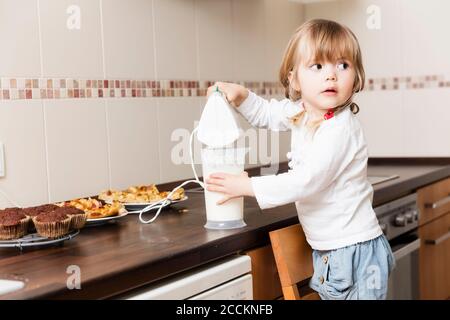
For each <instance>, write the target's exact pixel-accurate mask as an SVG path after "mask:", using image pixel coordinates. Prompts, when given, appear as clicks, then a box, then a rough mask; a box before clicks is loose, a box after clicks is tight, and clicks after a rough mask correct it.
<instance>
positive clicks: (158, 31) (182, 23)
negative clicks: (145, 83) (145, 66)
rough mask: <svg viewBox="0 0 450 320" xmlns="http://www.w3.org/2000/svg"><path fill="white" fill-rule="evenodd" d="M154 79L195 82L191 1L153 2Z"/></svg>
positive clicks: (192, 8) (159, 0) (195, 52)
mask: <svg viewBox="0 0 450 320" xmlns="http://www.w3.org/2000/svg"><path fill="white" fill-rule="evenodd" d="M153 3H154V10H153V19H154V26H155V31H154V34H155V40H154V41H155V49H156V77H157V78H158V79H182V80H184V79H198V68H197V63H198V62H197V42H196V28H195V10H194V0H153Z"/></svg>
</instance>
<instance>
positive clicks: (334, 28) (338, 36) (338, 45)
mask: <svg viewBox="0 0 450 320" xmlns="http://www.w3.org/2000/svg"><path fill="white" fill-rule="evenodd" d="M340 58H344V59H347V60H349V61H350V62H351V64H352V65H353V67H354V68H355V80H354V82H353V94H354V93H356V92H359V91H361V90H363V88H364V82H365V73H364V67H363V64H362V55H361V49H360V47H359V43H358V39H357V38H356V36H355V35H354V34H353V32H352V31H351V30H350V29H349V28H348V27H346V26H343V25H341V24H339V23H337V22H334V21H330V20H324V19H313V20H309V21H307V22H305V23H304V24H302V25H301V26H300V27H299V28H298V29H297V30H296V31H295V32H294V34H293V35H292V37H291V39H290V40H289V43H288V45H287V48H286V50H285V53H284V57H283V61H282V63H281V67H280V73H279V79H280V82H281V84H282V85H283V87H284V91H285V96H286V98H288V99H290V100H292V101H297V100H299V99H301V96H302V95H301V92H300V91H296V90H294V89H293V88H292V86H291V84H290V82H289V78H288V76H289V73H290V72H293V74H294V75H295V74H296V71H297V68H298V67H299V66H300V64H301V63H303V62H305V61H306V62H307V61H310V60H316V61H336V60H338V59H340ZM353 94H352V95H351V96H350V97H349V99H348V100H347V101H346V102H345V103H344V104H342V105H340V106H337V107H335V108H334V113H335V114H337V113H338V112H340V111H342V110H344V109H345V108H346V107H350V110H351V111H352V112H353V113H355V114H356V113H358V111H359V107H358V105H357V104H356V103H354V102H353V101H352V99H353ZM304 114H305V112H304V111H302V112H300V113H298V114H296V115H295V116H294V117H292V118H291V120H292V122H293V123H294V124H298V123H300V120H301V119H302V118H303V116H304ZM322 121H323V119H319V120H318V121H315V122H314V123H310V124H309V125H308V127H309V128H311V129H313V130H314V131H315V129H317V128H318V127H319V125H320V123H321V122H322Z"/></svg>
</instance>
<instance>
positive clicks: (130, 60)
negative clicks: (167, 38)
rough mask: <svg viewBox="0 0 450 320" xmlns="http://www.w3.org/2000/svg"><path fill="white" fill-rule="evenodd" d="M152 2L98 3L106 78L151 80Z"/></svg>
mask: <svg viewBox="0 0 450 320" xmlns="http://www.w3.org/2000/svg"><path fill="white" fill-rule="evenodd" d="M152 10H153V8H152V1H148V0H128V1H123V0H107V1H102V17H103V42H104V58H105V73H106V77H107V78H128V79H130V78H131V79H140V78H142V79H154V78H155V56H154V48H155V46H154V41H153V22H152V20H153V13H152Z"/></svg>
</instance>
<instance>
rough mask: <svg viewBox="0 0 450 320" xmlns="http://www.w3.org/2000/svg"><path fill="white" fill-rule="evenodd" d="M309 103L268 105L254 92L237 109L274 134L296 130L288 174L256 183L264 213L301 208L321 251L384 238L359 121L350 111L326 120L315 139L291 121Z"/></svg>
mask: <svg viewBox="0 0 450 320" xmlns="http://www.w3.org/2000/svg"><path fill="white" fill-rule="evenodd" d="M302 108H303V103H302V102H301V101H300V102H296V103H294V102H292V101H290V100H289V99H283V100H281V101H278V100H275V99H271V100H270V101H267V100H265V99H263V98H261V97H259V96H257V95H256V94H254V93H253V92H251V91H249V96H248V98H246V99H245V100H244V102H243V103H242V104H241V105H240V106H239V108H237V110H238V111H239V112H240V113H241V114H242V115H243V116H244V117H245V118H246V119H247V121H248V122H249V123H250V124H251V125H253V126H255V127H260V128H267V129H270V130H274V131H287V130H291V132H292V136H291V152H290V153H289V154H290V155H288V158H291V161H290V162H289V166H290V169H289V170H288V172H287V173H282V174H278V175H268V176H260V177H252V178H251V183H252V187H253V191H254V193H255V197H256V200H257V202H258V204H259V206H260V207H261V209H267V208H272V207H277V206H281V205H285V204H288V203H292V202H295V205H296V208H297V213H298V217H299V220H300V223H301V225H302V228H303V231H304V232H305V236H306V239H307V241H308V243H309V244H310V245H311V247H312V248H313V249H315V250H332V249H337V248H342V247H345V246H348V245H352V244H355V243H359V242H363V241H368V240H371V239H374V238H376V237H377V236H379V235H381V234H382V231H381V228H380V226H379V224H378V220H377V217H376V215H375V212H374V210H373V208H372V199H373V188H372V185H371V184H370V183H369V181H368V179H367V159H368V152H367V145H366V142H365V139H364V135H363V130H362V128H361V125H360V123H359V121H358V120H357V119H356V117H355V116H354V115H353V113H352V112H351V110H350V109H349V108H346V109H345V110H343V111H342V112H339V113H337V114H336V115H335V116H334V117H332V118H331V119H328V120H325V121H323V122H322V123H321V125H320V126H319V128H318V129H317V131H316V133H315V134H314V137H312V135H311V132H310V131H308V129H307V128H306V127H305V126H304V124H305V122H306V121H307V120H308V114H307V113H306V114H305V116H304V117H303V119H302V123H300V124H299V125H294V124H293V123H292V121H290V120H289V118H291V117H292V116H294V115H296V114H297V113H298V112H299V111H301V110H302Z"/></svg>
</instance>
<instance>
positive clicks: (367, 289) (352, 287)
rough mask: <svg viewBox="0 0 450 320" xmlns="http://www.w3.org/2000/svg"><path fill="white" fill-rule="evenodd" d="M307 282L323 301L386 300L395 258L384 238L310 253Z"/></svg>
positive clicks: (380, 237) (382, 236) (381, 236)
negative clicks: (311, 257) (311, 271)
mask: <svg viewBox="0 0 450 320" xmlns="http://www.w3.org/2000/svg"><path fill="white" fill-rule="evenodd" d="M313 265H314V275H313V277H312V278H311V281H310V283H309V285H310V287H311V288H312V289H313V290H315V291H317V292H318V293H319V295H320V297H321V298H322V299H324V300H382V299H386V294H387V288H388V278H389V275H390V273H391V272H392V270H393V269H394V267H395V258H394V255H393V254H392V250H391V247H390V245H389V242H388V241H387V239H386V237H385V236H384V235H380V236H379V237H377V238H375V239H372V240H369V241H365V242H361V243H357V244H354V245H350V246H347V247H344V248H339V249H335V250H329V251H319V250H313Z"/></svg>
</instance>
